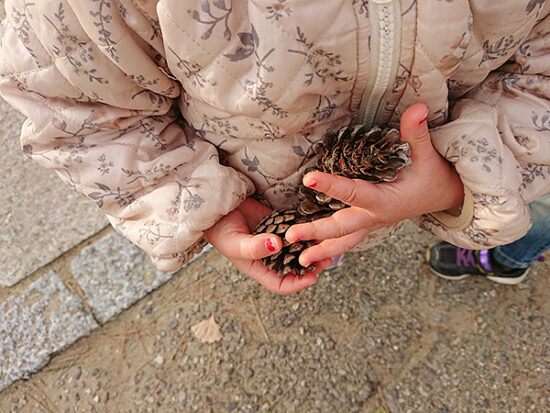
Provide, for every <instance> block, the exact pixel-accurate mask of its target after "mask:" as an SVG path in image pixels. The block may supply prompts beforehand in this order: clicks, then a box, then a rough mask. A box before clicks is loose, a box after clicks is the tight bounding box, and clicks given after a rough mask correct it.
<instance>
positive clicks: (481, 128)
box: [420, 16, 550, 248]
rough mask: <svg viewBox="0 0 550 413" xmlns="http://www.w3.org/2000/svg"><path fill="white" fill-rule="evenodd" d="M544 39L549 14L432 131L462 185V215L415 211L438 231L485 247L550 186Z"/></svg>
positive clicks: (515, 234)
mask: <svg viewBox="0 0 550 413" xmlns="http://www.w3.org/2000/svg"><path fill="white" fill-rule="evenodd" d="M549 44H550V17H548V16H547V17H546V18H544V19H542V20H540V21H539V22H538V23H537V24H536V25H535V26H534V28H533V30H532V31H531V33H530V34H529V36H528V37H527V38H526V40H525V41H524V42H523V43H522V44H521V45H520V47H519V49H518V50H517V51H516V52H515V54H514V55H513V56H512V58H511V59H510V60H509V61H508V62H507V63H506V64H504V65H503V66H501V67H500V68H499V69H498V70H495V71H493V72H491V73H490V74H489V76H488V77H487V78H486V79H485V80H484V81H483V82H482V83H481V84H480V85H479V86H477V87H476V88H475V89H473V90H472V91H471V92H469V93H468V94H466V95H465V96H464V98H461V99H459V100H458V101H457V102H456V103H455V104H454V105H453V106H452V108H451V112H450V121H449V122H448V123H447V124H445V125H444V126H442V127H439V128H435V129H434V130H433V131H431V136H432V141H433V143H434V146H435V147H436V149H437V150H438V151H439V152H440V153H441V154H442V155H443V156H444V157H445V158H446V159H447V160H449V161H450V162H452V163H453V164H454V166H455V168H456V170H457V172H458V173H459V175H460V177H461V179H462V181H463V183H464V186H465V203H464V205H463V208H462V213H461V214H459V215H458V216H453V215H452V214H449V213H446V212H438V213H435V214H429V215H424V216H422V217H420V224H421V226H423V227H424V228H426V229H429V230H430V231H432V232H433V233H434V234H435V235H437V236H438V237H440V238H442V239H444V240H446V241H449V242H451V243H453V244H455V245H458V246H462V247H465V248H484V247H492V246H496V245H502V244H508V243H510V242H513V241H515V240H517V239H519V238H521V237H522V236H523V235H524V234H525V233H526V232H527V231H528V229H529V228H530V226H531V218H530V213H529V207H528V204H529V202H531V201H533V200H535V199H537V198H538V197H540V196H542V195H544V194H547V193H549V192H550V48H549V47H548V45H549Z"/></svg>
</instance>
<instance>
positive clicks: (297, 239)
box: [292, 238, 301, 244]
mask: <svg viewBox="0 0 550 413" xmlns="http://www.w3.org/2000/svg"><path fill="white" fill-rule="evenodd" d="M300 241H301V239H300V238H296V239H295V240H294V241H292V243H293V244H294V243H295V242H300Z"/></svg>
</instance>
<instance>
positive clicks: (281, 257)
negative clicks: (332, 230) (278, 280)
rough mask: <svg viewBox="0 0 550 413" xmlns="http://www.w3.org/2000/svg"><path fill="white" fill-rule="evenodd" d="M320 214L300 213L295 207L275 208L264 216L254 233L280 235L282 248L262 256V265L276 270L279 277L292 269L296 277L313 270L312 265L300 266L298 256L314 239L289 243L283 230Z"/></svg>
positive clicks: (313, 242)
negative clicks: (288, 208)
mask: <svg viewBox="0 0 550 413" xmlns="http://www.w3.org/2000/svg"><path fill="white" fill-rule="evenodd" d="M322 216H323V215H322V214H311V215H302V214H300V213H298V211H296V210H295V209H291V210H287V211H280V210H275V211H273V212H272V213H271V214H270V215H268V216H266V217H265V218H264V219H263V220H262V221H261V222H260V223H259V224H258V225H257V226H256V229H255V230H254V234H262V233H271V234H276V235H278V236H279V237H281V239H282V241H283V248H282V249H281V251H279V252H278V253H277V254H274V255H270V256H269V257H265V258H263V259H262V262H263V263H264V265H265V266H266V267H268V268H269V269H270V270H273V271H276V272H277V273H278V274H279V277H281V276H284V275H287V274H290V273H291V272H293V271H294V273H295V274H296V275H297V276H298V277H301V276H303V275H304V274H305V273H306V271H312V270H314V269H315V267H313V266H309V267H307V268H305V267H302V266H301V265H300V263H299V262H298V258H299V257H300V254H301V252H302V251H303V250H305V249H306V248H309V247H311V246H313V245H315V241H298V242H294V243H292V244H291V243H290V242H288V241H287V240H286V239H285V232H286V230H287V229H288V228H290V226H291V225H294V224H301V223H304V222H309V221H313V220H314V219H319V218H321V217H322ZM324 216H326V214H324Z"/></svg>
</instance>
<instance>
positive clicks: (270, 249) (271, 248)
mask: <svg viewBox="0 0 550 413" xmlns="http://www.w3.org/2000/svg"><path fill="white" fill-rule="evenodd" d="M265 247H266V248H267V249H268V250H269V251H271V252H273V251H275V247H274V246H273V243H272V242H271V239H268V240H267V241H266V242H265Z"/></svg>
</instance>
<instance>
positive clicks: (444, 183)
mask: <svg viewBox="0 0 550 413" xmlns="http://www.w3.org/2000/svg"><path fill="white" fill-rule="evenodd" d="M427 113H428V109H427V107H426V106H425V105H424V104H421V103H417V104H415V105H412V106H411V107H409V108H408V109H407V110H406V111H405V113H404V114H403V116H402V118H401V140H402V141H403V142H409V144H410V145H411V152H412V153H411V159H412V165H411V166H409V167H406V168H403V169H402V170H400V171H399V177H398V178H397V180H396V181H394V182H391V183H380V184H372V183H369V182H366V181H362V180H357V179H347V178H343V177H338V176H333V175H329V174H325V173H322V172H311V173H309V174H307V175H306V176H304V179H303V183H304V185H306V186H308V187H310V188H313V189H315V190H317V191H321V192H323V193H326V194H328V195H330V196H331V197H333V198H336V199H339V200H340V201H342V202H345V203H346V204H348V205H351V206H350V207H349V208H345V209H342V210H340V211H338V212H336V213H334V214H333V215H332V216H331V217H328V218H323V219H320V220H317V221H314V222H310V223H306V224H298V225H294V226H292V227H291V228H290V229H289V230H288V231H287V232H286V239H287V240H288V241H289V242H293V241H295V240H296V239H301V240H310V239H316V240H320V241H322V242H321V243H319V244H318V245H315V246H313V247H311V248H308V249H307V250H305V251H304V252H303V253H302V254H301V255H300V263H301V264H302V265H304V266H307V265H308V264H309V263H311V262H316V261H320V260H323V259H325V258H328V257H332V256H335V255H338V254H341V253H343V252H345V251H348V250H349V249H351V248H353V247H354V246H356V245H357V244H359V243H360V242H361V241H362V240H363V239H364V238H365V236H366V235H367V234H368V233H369V232H371V231H373V230H375V229H378V228H382V227H386V226H389V225H391V224H394V223H397V222H399V221H402V220H404V219H407V218H411V217H414V216H417V215H421V214H424V213H428V212H434V211H442V210H446V209H449V208H452V207H454V206H457V205H461V204H462V202H463V197H464V187H463V185H462V181H461V180H460V178H459V176H458V174H457V173H456V171H455V170H454V168H453V167H452V166H451V165H450V164H449V163H448V162H447V161H446V160H445V159H444V158H443V157H442V156H441V155H439V153H438V152H436V150H435V149H434V147H433V146H432V143H431V140H430V135H429V132H428V127H427V125H426V123H427V122H426V116H427Z"/></svg>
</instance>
